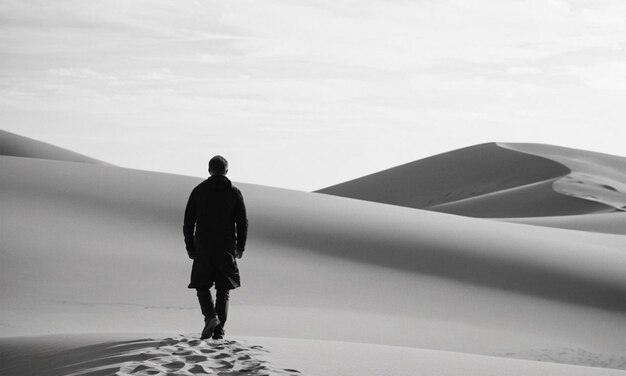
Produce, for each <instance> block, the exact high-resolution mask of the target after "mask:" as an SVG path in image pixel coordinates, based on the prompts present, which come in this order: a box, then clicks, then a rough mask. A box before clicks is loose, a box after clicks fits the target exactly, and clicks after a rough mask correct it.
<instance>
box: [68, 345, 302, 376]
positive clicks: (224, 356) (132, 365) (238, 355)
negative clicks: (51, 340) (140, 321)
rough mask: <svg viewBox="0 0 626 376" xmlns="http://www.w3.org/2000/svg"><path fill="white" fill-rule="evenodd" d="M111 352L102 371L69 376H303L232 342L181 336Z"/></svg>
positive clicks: (102, 363)
mask: <svg viewBox="0 0 626 376" xmlns="http://www.w3.org/2000/svg"><path fill="white" fill-rule="evenodd" d="M111 349H115V350H117V351H115V352H114V354H113V355H112V356H109V357H107V358H103V359H98V360H97V362H96V363H97V364H99V366H98V367H93V368H88V369H81V370H80V371H79V372H74V373H72V374H69V375H68V376H78V375H92V374H97V375H119V376H145V375H151V376H152V375H154V376H161V375H163V376H166V375H187V376H195V375H223V376H238V375H300V372H299V371H297V370H295V369H290V368H287V369H280V368H275V367H272V365H271V364H270V363H269V362H268V361H266V360H263V359H262V356H263V355H266V354H267V353H269V351H268V350H267V349H265V348H264V347H262V346H259V345H249V344H247V343H243V342H237V341H231V340H219V341H201V340H198V339H193V338H188V337H185V336H182V335H181V336H178V337H174V338H165V339H162V340H140V341H135V342H132V341H131V342H124V343H119V344H113V345H112V346H111ZM120 360H124V361H120Z"/></svg>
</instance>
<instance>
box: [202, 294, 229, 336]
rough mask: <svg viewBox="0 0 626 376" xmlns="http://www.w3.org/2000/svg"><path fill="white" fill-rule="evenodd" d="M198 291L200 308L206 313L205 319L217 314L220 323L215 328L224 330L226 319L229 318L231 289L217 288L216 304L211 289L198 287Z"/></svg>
mask: <svg viewBox="0 0 626 376" xmlns="http://www.w3.org/2000/svg"><path fill="white" fill-rule="evenodd" d="M196 291H197V293H198V301H199V302H200V309H201V310H202V314H203V315H204V320H205V321H207V320H210V319H212V318H213V317H215V315H217V318H218V319H219V320H220V325H219V326H218V327H217V328H215V329H216V330H218V331H222V332H223V331H224V325H225V324H226V319H227V318H228V299H229V298H230V290H228V289H217V293H216V300H215V304H213V297H212V296H211V290H209V289H208V288H197V289H196Z"/></svg>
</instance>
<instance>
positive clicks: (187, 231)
mask: <svg viewBox="0 0 626 376" xmlns="http://www.w3.org/2000/svg"><path fill="white" fill-rule="evenodd" d="M194 192H195V190H193V191H192V192H191V194H190V195H189V200H188V201H187V207H186V208H185V219H184V223H183V235H184V236H185V248H186V249H187V251H188V252H192V253H193V252H194V251H195V246H194V241H193V237H194V231H195V228H196V199H195V197H194Z"/></svg>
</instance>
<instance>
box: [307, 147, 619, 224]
mask: <svg viewBox="0 0 626 376" xmlns="http://www.w3.org/2000/svg"><path fill="white" fill-rule="evenodd" d="M511 151H514V152H518V153H517V154H516V153H511ZM624 170H626V158H622V157H617V156H611V155H605V154H600V153H591V152H586V151H582V150H574V149H567V148H560V147H556V146H549V145H536V144H495V143H489V144H482V145H477V146H472V147H469V148H465V149H459V150H454V151H451V152H448V153H444V154H440V155H436V156H433V157H430V158H426V159H422V160H418V161H415V162H411V163H408V164H405V165H402V166H398V167H394V168H391V169H388V170H385V171H381V172H378V173H375V174H372V175H368V176H365V177H362V178H359V179H355V180H351V181H349V182H345V183H341V184H338V185H335V186H332V187H328V188H324V189H321V190H319V191H318V192H320V193H326V194H333V195H337V196H342V197H351V198H357V199H361V200H368V201H375V202H381V203H387V204H393V205H400V206H408V207H412V208H420V209H428V210H433V211H438V212H444V213H451V214H458V215H465V216H472V217H483V218H493V217H543V216H562V215H572V214H582V213H601V212H613V211H615V210H616V209H619V210H621V209H622V206H623V205H624V204H626V185H625V184H626V178H625V177H624V174H623V173H620V171H624Z"/></svg>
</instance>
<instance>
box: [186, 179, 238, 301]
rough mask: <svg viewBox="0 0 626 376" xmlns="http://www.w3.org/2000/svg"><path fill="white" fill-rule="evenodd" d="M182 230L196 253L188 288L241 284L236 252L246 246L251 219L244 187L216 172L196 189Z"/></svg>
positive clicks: (190, 198)
mask: <svg viewBox="0 0 626 376" xmlns="http://www.w3.org/2000/svg"><path fill="white" fill-rule="evenodd" d="M183 234H184V236H185V246H186V248H187V252H188V253H189V255H190V257H193V267H192V269H191V283H189V288H198V287H201V288H203V287H211V286H212V285H213V283H215V284H216V287H222V286H223V287H222V288H227V289H235V288H237V287H239V286H240V285H241V281H240V276H239V268H238V267H237V261H236V255H237V253H236V252H239V253H243V252H244V250H245V246H246V238H247V234H248V219H247V216H246V206H245V204H244V201H243V196H242V194H241V191H239V189H237V187H235V186H233V185H232V183H231V182H230V180H228V178H227V177H225V176H221V175H213V176H211V177H209V178H208V179H206V180H205V181H203V182H202V183H200V184H199V185H198V186H196V187H195V188H194V189H193V191H192V192H191V195H190V196H189V201H188V202H187V208H186V209H185V223H184V225H183ZM220 285H221V286H220Z"/></svg>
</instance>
